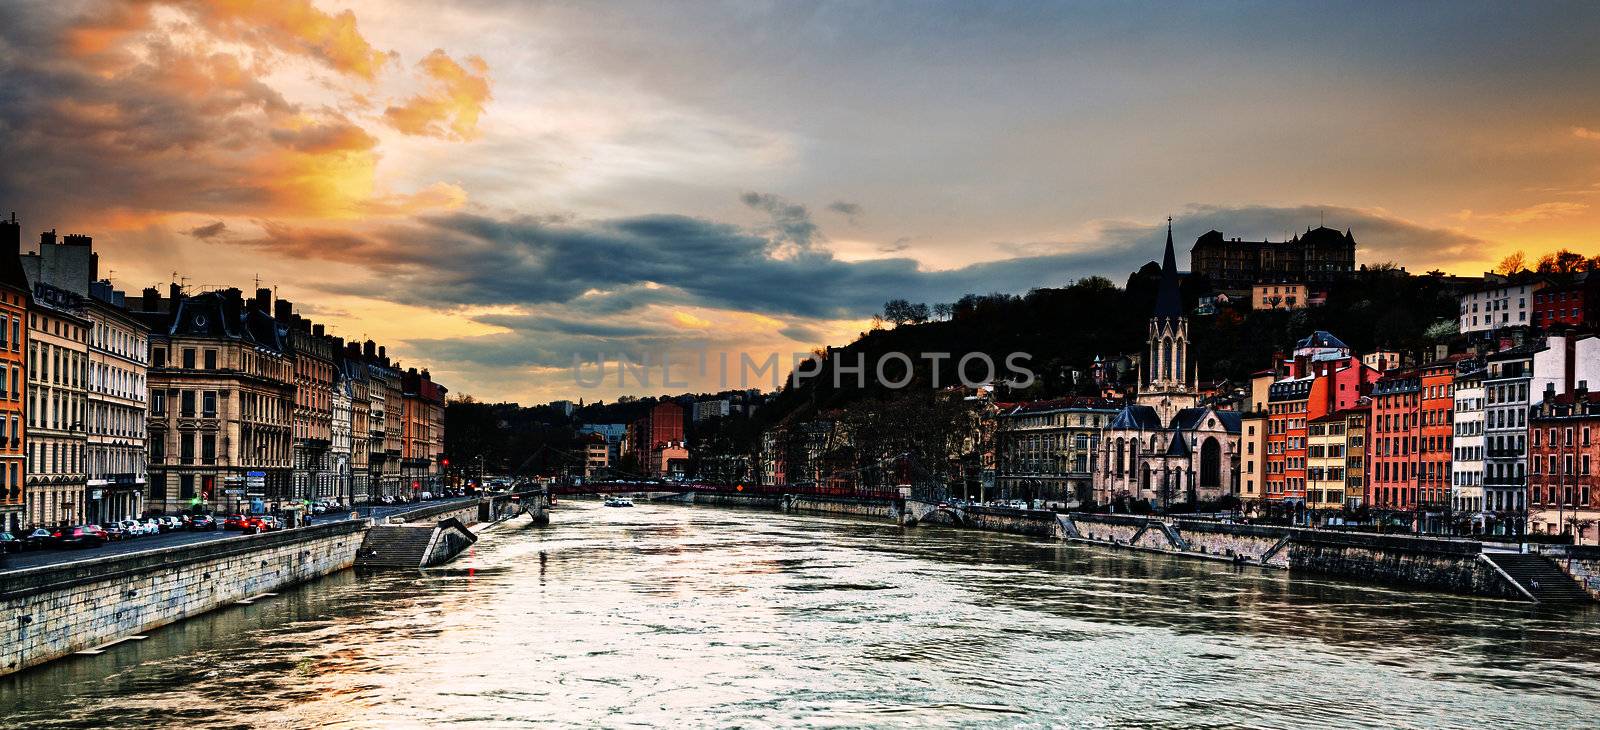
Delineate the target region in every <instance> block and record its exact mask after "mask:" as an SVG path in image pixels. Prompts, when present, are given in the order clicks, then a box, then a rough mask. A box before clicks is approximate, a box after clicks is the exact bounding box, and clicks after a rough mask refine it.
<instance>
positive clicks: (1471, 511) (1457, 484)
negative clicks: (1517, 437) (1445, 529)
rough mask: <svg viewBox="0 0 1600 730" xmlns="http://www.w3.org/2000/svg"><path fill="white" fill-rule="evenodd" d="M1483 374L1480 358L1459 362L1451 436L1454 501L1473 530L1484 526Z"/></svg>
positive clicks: (1451, 497)
mask: <svg viewBox="0 0 1600 730" xmlns="http://www.w3.org/2000/svg"><path fill="white" fill-rule="evenodd" d="M1483 374H1484V371H1483V365H1482V363H1480V362H1478V361H1476V360H1463V361H1461V362H1459V363H1457V366H1456V382H1455V398H1454V401H1455V402H1454V408H1455V416H1454V419H1455V422H1454V424H1452V426H1451V436H1450V503H1451V507H1452V508H1453V509H1455V511H1456V512H1458V513H1463V514H1466V515H1469V516H1468V517H1467V519H1469V520H1470V522H1471V526H1472V531H1473V532H1481V531H1482V530H1483V526H1484V514H1483V513H1484V509H1485V502H1484V498H1483V452H1484V447H1483V406H1484V390H1483Z"/></svg>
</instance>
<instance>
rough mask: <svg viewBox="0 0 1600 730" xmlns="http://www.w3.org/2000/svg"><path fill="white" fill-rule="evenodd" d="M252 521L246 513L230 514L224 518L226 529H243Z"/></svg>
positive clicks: (224, 527) (223, 527) (223, 526)
mask: <svg viewBox="0 0 1600 730" xmlns="http://www.w3.org/2000/svg"><path fill="white" fill-rule="evenodd" d="M249 523H250V518H249V517H246V516H244V515H228V516H227V517H226V518H224V519H223V520H222V529H224V530H243V529H244V528H245V527H246V526H247V525H248V524H249Z"/></svg>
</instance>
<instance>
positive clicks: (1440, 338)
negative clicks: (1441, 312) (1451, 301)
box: [1422, 319, 1461, 342]
mask: <svg viewBox="0 0 1600 730" xmlns="http://www.w3.org/2000/svg"><path fill="white" fill-rule="evenodd" d="M1460 333H1461V322H1460V321H1459V320H1454V319H1441V320H1439V321H1437V322H1434V323H1433V324H1432V325H1430V326H1429V327H1428V329H1427V330H1426V331H1424V332H1423V333H1422V336H1423V337H1426V338H1428V339H1430V340H1433V341H1435V342H1444V341H1447V340H1449V339H1450V338H1452V337H1455V336H1456V335H1457V334H1460Z"/></svg>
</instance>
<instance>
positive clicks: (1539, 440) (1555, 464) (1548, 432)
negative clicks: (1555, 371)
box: [1528, 381, 1600, 544]
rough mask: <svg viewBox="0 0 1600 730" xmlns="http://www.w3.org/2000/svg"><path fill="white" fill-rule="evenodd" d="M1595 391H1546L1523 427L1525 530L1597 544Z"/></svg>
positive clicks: (1599, 397) (1598, 424)
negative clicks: (1525, 444) (1525, 442)
mask: <svg viewBox="0 0 1600 730" xmlns="http://www.w3.org/2000/svg"><path fill="white" fill-rule="evenodd" d="M1596 466H1600V392H1590V391H1589V383H1588V381H1583V382H1580V383H1578V384H1577V385H1576V386H1575V387H1574V388H1573V390H1572V391H1571V392H1569V393H1560V394H1558V393H1557V392H1556V389H1555V385H1554V384H1550V385H1549V386H1547V387H1546V389H1545V392H1544V393H1543V394H1542V397H1541V398H1540V399H1539V404H1538V405H1537V406H1535V407H1534V408H1533V411H1532V420H1531V422H1530V424H1529V428H1528V531H1529V532H1532V533H1535V534H1539V533H1542V534H1549V535H1554V534H1563V533H1566V534H1571V535H1573V537H1574V539H1575V540H1576V541H1577V542H1578V543H1580V544H1582V543H1586V542H1590V541H1594V542H1593V544H1600V480H1597V477H1596V471H1595V467H1596Z"/></svg>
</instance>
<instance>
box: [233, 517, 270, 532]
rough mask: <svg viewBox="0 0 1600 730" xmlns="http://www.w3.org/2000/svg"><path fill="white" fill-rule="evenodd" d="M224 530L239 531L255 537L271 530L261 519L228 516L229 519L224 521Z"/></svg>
mask: <svg viewBox="0 0 1600 730" xmlns="http://www.w3.org/2000/svg"><path fill="white" fill-rule="evenodd" d="M222 529H224V530H238V531H240V532H243V533H245V534H247V535H254V534H255V533H258V532H265V531H267V530H268V529H270V528H268V526H267V524H266V522H264V521H263V520H262V519H261V518H260V517H256V516H253V515H228V519H225V520H223V521H222Z"/></svg>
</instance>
